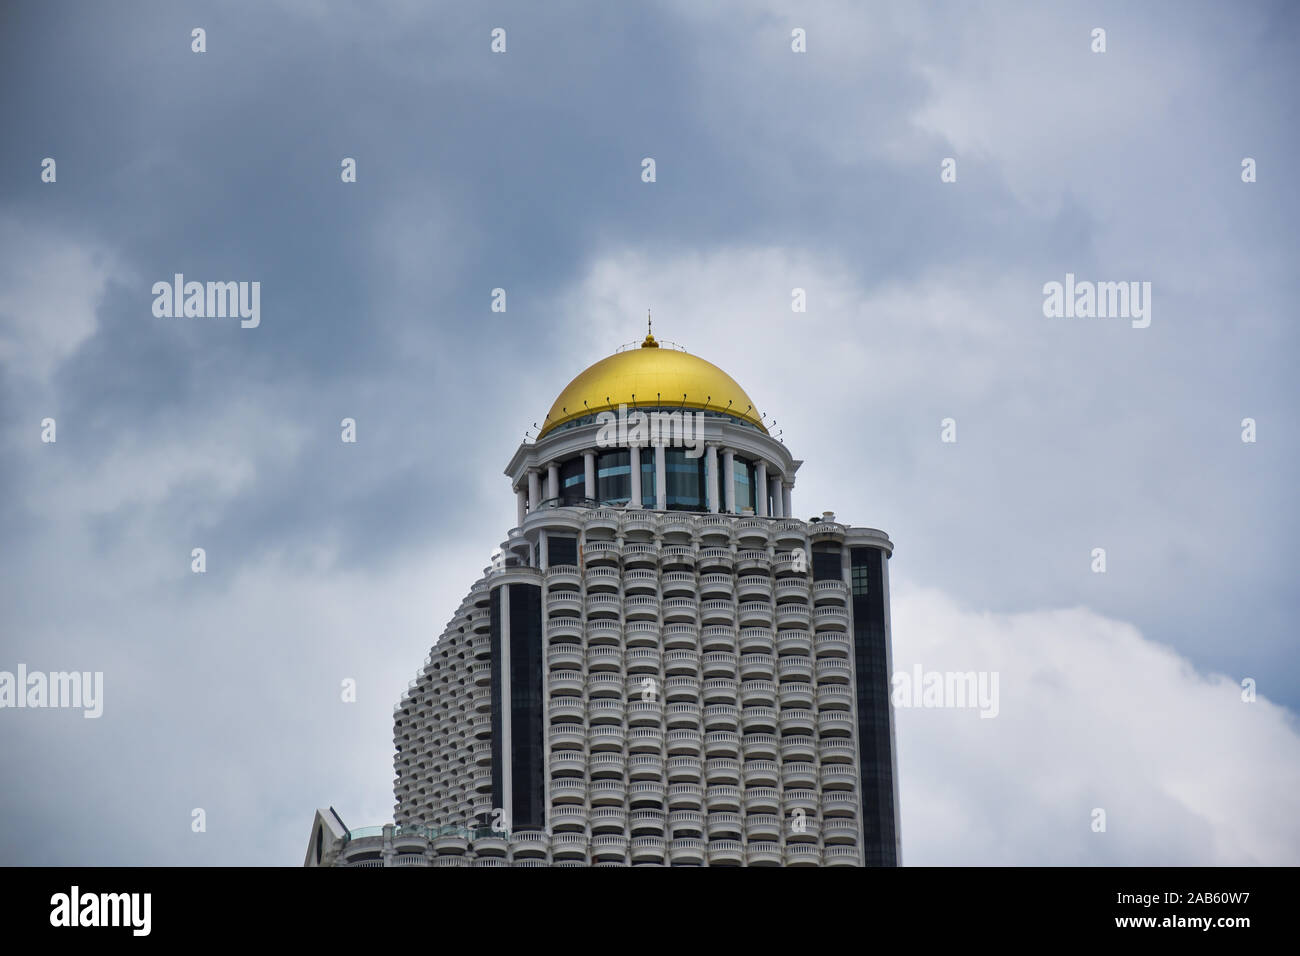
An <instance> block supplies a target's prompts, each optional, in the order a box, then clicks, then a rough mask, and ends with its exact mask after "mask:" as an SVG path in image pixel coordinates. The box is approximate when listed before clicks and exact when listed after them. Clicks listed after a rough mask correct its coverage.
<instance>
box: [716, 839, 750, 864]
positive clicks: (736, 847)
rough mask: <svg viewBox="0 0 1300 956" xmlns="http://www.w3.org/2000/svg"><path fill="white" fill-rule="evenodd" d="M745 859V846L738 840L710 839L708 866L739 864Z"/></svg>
mask: <svg viewBox="0 0 1300 956" xmlns="http://www.w3.org/2000/svg"><path fill="white" fill-rule="evenodd" d="M744 861H745V848H744V845H743V844H742V843H741V842H740V841H739V840H710V841H709V866H740V865H741V864H742V863H743V862H744Z"/></svg>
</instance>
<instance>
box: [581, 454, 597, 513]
mask: <svg viewBox="0 0 1300 956" xmlns="http://www.w3.org/2000/svg"><path fill="white" fill-rule="evenodd" d="M582 470H583V473H584V475H585V480H584V481H583V485H582V488H583V490H582V494H583V495H584V496H585V497H587V498H591V499H592V500H593V501H594V500H595V498H596V453H595V452H594V451H584V452H583V453H582Z"/></svg>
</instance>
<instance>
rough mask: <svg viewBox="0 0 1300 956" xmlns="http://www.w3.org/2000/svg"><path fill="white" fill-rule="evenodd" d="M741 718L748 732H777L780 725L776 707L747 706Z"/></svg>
mask: <svg viewBox="0 0 1300 956" xmlns="http://www.w3.org/2000/svg"><path fill="white" fill-rule="evenodd" d="M740 719H741V723H742V724H743V725H744V729H745V733H747V734H750V733H756V732H757V733H775V732H776V729H777V726H778V720H777V712H776V708H775V707H766V706H754V707H746V708H745V709H744V710H742V711H741V713H740Z"/></svg>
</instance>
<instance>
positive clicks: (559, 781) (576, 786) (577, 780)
mask: <svg viewBox="0 0 1300 956" xmlns="http://www.w3.org/2000/svg"><path fill="white" fill-rule="evenodd" d="M586 799H587V782H586V781H585V780H583V779H582V778H581V777H553V778H551V803H553V804H558V803H583V802H584V801H585V800H586Z"/></svg>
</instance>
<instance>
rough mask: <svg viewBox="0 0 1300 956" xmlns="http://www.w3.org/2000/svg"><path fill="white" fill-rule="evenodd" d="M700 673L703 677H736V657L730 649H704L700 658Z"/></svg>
mask: <svg viewBox="0 0 1300 956" xmlns="http://www.w3.org/2000/svg"><path fill="white" fill-rule="evenodd" d="M700 665H701V667H700V673H701V675H702V676H703V677H705V678H706V679H707V678H710V677H730V678H732V679H733V680H734V679H735V677H736V671H737V666H736V665H737V659H736V655H735V654H734V653H732V652H731V651H705V652H704V655H703V657H701V658H700Z"/></svg>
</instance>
